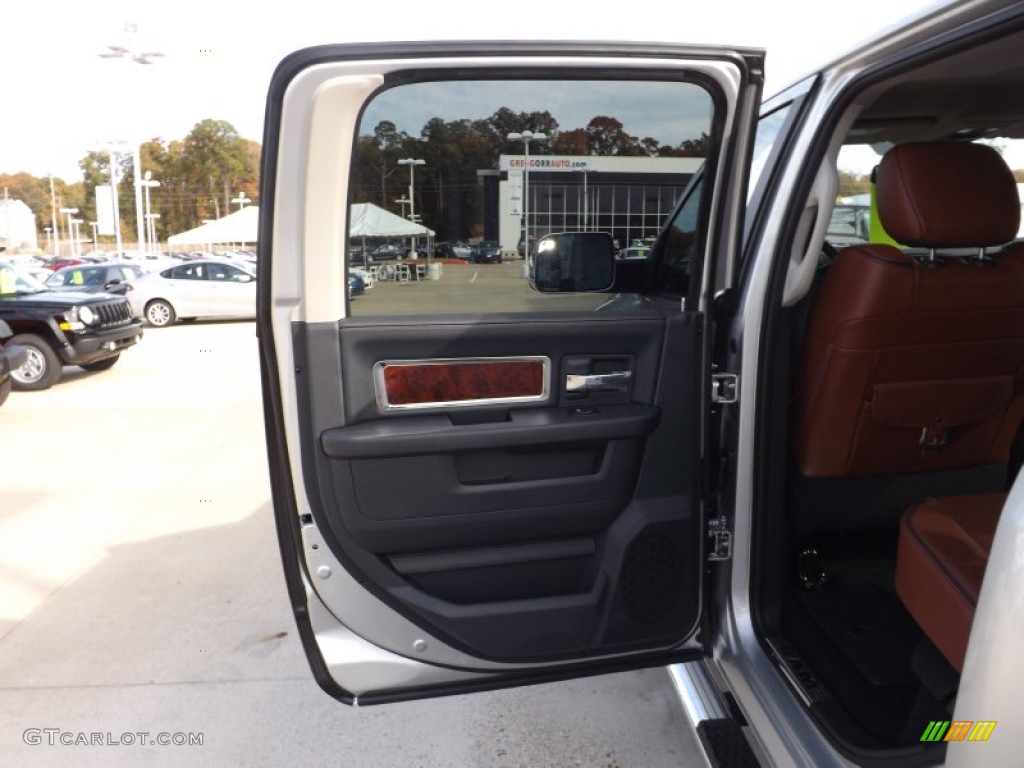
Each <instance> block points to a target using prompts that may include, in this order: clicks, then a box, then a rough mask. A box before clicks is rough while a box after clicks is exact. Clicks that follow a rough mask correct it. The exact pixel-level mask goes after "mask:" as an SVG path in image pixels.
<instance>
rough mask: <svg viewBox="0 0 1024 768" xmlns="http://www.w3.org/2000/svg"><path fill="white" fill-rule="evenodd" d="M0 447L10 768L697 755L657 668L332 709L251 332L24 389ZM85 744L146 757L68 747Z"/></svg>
mask: <svg viewBox="0 0 1024 768" xmlns="http://www.w3.org/2000/svg"><path fill="white" fill-rule="evenodd" d="M0 445H2V446H3V452H2V456H3V462H2V466H0V696H2V701H3V704H2V705H0V765H3V766H8V765H10V766H14V765H16V766H49V765H54V766H68V765H75V766H93V765H95V766H121V765H140V764H142V765H171V766H177V765H188V766H207V765H209V766H228V765H230V766H250V765H251V766H262V765H266V766H278V765H312V764H329V765H338V766H374V768H387V767H388V766H395V767H396V768H399V767H401V768H409V767H411V766H531V767H532V766H598V767H600V768H612V767H619V766H621V767H625V766H642V767H643V768H656V767H657V766H690V765H696V764H698V763H699V762H700V757H699V752H698V751H697V748H696V745H695V743H694V741H693V737H692V735H691V733H690V731H689V729H688V727H687V726H686V724H685V719H684V718H683V715H682V713H681V711H680V709H679V705H678V703H677V702H676V701H675V698H674V694H673V692H672V690H671V687H670V684H669V682H668V678H667V675H666V674H665V673H664V671H663V670H647V671H643V672H636V673H626V674H619V675H611V676H607V677H601V678H591V679H586V680H582V681H576V682H568V683H558V684H553V685H544V686H535V687H531V688H521V689H516V690H511V691H502V692H495V693H487V694H475V695H472V696H464V697H450V698H446V699H435V700H431V701H426V702H417V703H409V704H397V705H389V706H385V707H371V708H364V709H351V708H348V707H345V706H343V705H340V704H338V703H336V702H334V701H333V700H332V699H330V698H328V697H327V696H326V695H325V694H323V693H322V692H321V691H320V690H319V688H317V686H316V685H315V684H314V683H313V680H312V677H311V675H310V673H309V670H308V667H307V665H306V661H305V658H304V656H303V654H302V650H301V647H300V645H299V642H298V638H297V637H296V633H295V628H294V623H293V621H292V616H291V614H290V611H289V609H288V606H287V602H286V599H285V589H284V583H283V579H282V576H281V570H280V562H279V558H278V553H277V544H276V541H275V538H274V531H273V524H272V518H271V512H270V504H269V498H270V493H269V488H268V483H267V473H266V457H265V453H264V447H263V428H262V411H261V405H260V393H259V372H258V365H257V360H256V339H255V327H254V325H253V324H252V323H251V322H249V323H202V324H196V325H189V326H175V327H172V328H166V329H160V330H154V329H150V330H147V332H146V337H145V339H144V340H143V342H142V344H141V345H139V346H138V347H137V348H135V349H132V350H129V351H128V352H127V353H125V355H124V356H123V358H122V360H121V361H120V362H119V363H118V364H117V365H116V366H115V367H114V368H113V369H111V370H110V371H106V372H100V373H91V374H90V373H85V372H84V371H81V370H80V369H78V368H67V369H65V372H64V377H63V378H62V380H61V382H60V383H58V384H57V385H56V386H55V387H53V388H52V389H51V390H49V391H47V392H41V393H17V392H16V393H14V394H13V395H12V396H11V398H10V400H8V402H7V404H6V405H4V406H3V408H0ZM27 729H40V732H39V735H38V740H39V741H41V742H42V743H41V744H26V743H25V732H26V730H27ZM41 729H56V730H53V731H50V732H45V731H42V730H41ZM139 732H145V733H147V736H145V737H139V736H134V737H132V736H129V737H127V738H126V737H124V736H123V734H138V733H139ZM33 733H34V732H30V733H29V736H28V738H29V740H32V735H33ZM50 733H53V734H54V735H53V737H52V738H53V739H54V741H55V743H54V744H53V745H50V744H49V743H48V741H49V739H50V738H51V736H50ZM94 733H96V734H100V737H99V738H100V739H102V740H103V741H105V742H111V741H119V742H125V741H128V740H129V739H130V740H133V741H135V742H139V741H140V740H141V741H142V742H144V743H142V744H139V743H134V744H131V745H128V744H124V743H122V744H116V745H115V744H109V743H106V744H94V745H81V744H79V745H74V744H72V745H63V744H61V743H60V740H61V738H62V736H61V734H68V735H64V736H63V739H64V740H66V741H75V740H77V739H80V738H84V739H85V740H86V741H88V740H89V739H90V738H91V734H94ZM160 733H167V734H172V735H173V734H179V733H185V734H188V733H201V734H202V740H203V743H202V745H201V746H198V745H173V744H171V745H153V744H149V743H148V742H149V741H154V740H156V738H157V735H158V734H160ZM79 734H84V737H80V736H79ZM108 734H109V735H108Z"/></svg>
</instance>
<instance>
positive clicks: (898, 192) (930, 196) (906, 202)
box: [875, 141, 1020, 248]
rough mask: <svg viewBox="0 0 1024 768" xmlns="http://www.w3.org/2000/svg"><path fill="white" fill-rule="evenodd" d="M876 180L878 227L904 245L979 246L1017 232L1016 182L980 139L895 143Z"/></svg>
mask: <svg viewBox="0 0 1024 768" xmlns="http://www.w3.org/2000/svg"><path fill="white" fill-rule="evenodd" d="M875 183H876V185H877V187H876V191H877V198H878V215H879V218H880V219H881V222H882V226H884V227H885V230H886V232H888V233H889V234H890V235H891V236H892V237H893V238H894V239H895V240H896V241H897V242H900V243H902V244H904V245H909V246H917V247H925V248H969V247H979V248H980V247H989V246H994V245H1002V244H1003V243H1007V242H1009V241H1010V240H1013V239H1014V238H1015V237H1016V236H1017V229H1018V227H1019V226H1020V198H1019V197H1018V195H1017V184H1016V181H1015V180H1014V178H1013V174H1012V173H1011V172H1010V169H1009V168H1008V167H1007V165H1006V163H1005V162H1004V161H1003V158H1002V157H1000V155H999V153H998V152H996V151H995V150H994V149H992V147H988V146H985V145H984V144H970V143H968V142H957V141H936V142H921V143H912V144H900V145H898V146H895V147H893V148H892V149H891V150H889V152H887V153H886V155H885V157H883V158H882V162H881V163H880V164H879V166H878V172H877V175H876V181H875Z"/></svg>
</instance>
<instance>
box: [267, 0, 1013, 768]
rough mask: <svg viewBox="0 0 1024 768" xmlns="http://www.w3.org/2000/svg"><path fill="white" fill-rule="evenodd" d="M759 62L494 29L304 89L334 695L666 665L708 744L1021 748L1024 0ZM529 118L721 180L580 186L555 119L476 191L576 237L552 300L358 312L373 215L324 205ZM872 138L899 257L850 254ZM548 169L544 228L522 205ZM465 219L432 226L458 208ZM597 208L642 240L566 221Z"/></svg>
mask: <svg viewBox="0 0 1024 768" xmlns="http://www.w3.org/2000/svg"><path fill="white" fill-rule="evenodd" d="M481 52H486V55H482V53H481ZM764 65H765V61H764V55H763V53H762V52H761V51H757V50H750V49H737V48H721V49H715V48H711V47H707V46H700V47H693V48H690V47H686V46H676V45H669V44H643V43H624V42H620V43H615V42H605V43H600V44H593V45H588V44H560V43H555V42H535V43H511V42H510V43H499V42H493V41H492V42H487V43H479V42H478V43H465V42H447V43H445V44H444V45H438V44H436V43H406V44H380V45H373V44H367V45H346V46H338V47H335V48H317V49H315V50H310V51H305V52H299V53H296V54H294V55H293V56H291V57H289V58H288V59H287V60H286V61H285V62H284V63H283V64H282V65H281V67H280V68H279V69H278V70H277V72H276V74H275V76H274V80H273V82H272V83H271V87H270V93H269V97H268V98H269V103H270V104H271V105H272V106H273V108H272V109H269V110H268V115H269V116H270V117H269V122H268V124H267V126H266V137H267V140H266V143H265V144H264V152H265V153H266V154H265V158H266V160H265V163H264V167H263V173H262V175H261V190H260V199H261V201H262V202H263V203H264V205H265V206H266V210H272V211H273V212H274V215H273V222H272V225H271V222H270V220H269V218H268V219H267V220H266V221H264V222H263V224H264V225H266V226H265V230H264V231H261V233H260V247H261V249H262V250H261V254H260V255H261V269H262V270H263V272H262V274H261V280H263V281H265V285H264V288H265V291H264V292H263V293H261V306H260V314H259V319H258V335H259V340H260V354H261V360H262V366H261V370H262V371H263V374H264V392H265V406H264V410H265V419H266V424H267V435H268V456H269V462H268V467H269V472H270V475H271V478H272V483H271V486H272V488H273V497H274V498H273V501H274V510H275V515H276V518H277V523H278V532H279V536H280V540H281V553H282V558H283V561H284V565H285V574H286V578H287V587H288V591H289V598H290V600H291V603H292V606H293V609H294V613H295V617H296V622H297V624H298V627H299V631H300V634H301V635H302V639H303V646H304V648H305V650H306V653H307V656H308V658H309V662H310V666H311V669H312V671H313V674H314V676H315V678H316V680H317V682H318V683H319V685H320V686H321V687H322V688H323V689H324V690H325V691H326V692H327V693H329V694H330V695H332V696H334V697H335V698H337V699H339V700H341V701H343V702H346V703H349V704H359V705H360V706H364V705H369V704H383V703H387V702H393V701H400V700H409V699H417V698H423V697H430V696H436V695H443V694H453V693H464V692H472V691H480V690H488V689H494V688H503V687H508V686H514V685H527V684H531V683H538V682H544V681H555V680H560V679H565V678H570V677H578V676H585V675H594V674H603V673H606V672H613V671H617V670H625V669H633V668H637V667H642V666H666V667H668V669H669V674H671V676H672V680H673V681H674V682H675V685H676V689H677V691H678V693H679V700H680V703H681V705H682V709H683V711H684V712H685V713H686V715H687V716H688V718H689V720H690V722H691V723H692V725H693V727H694V728H695V729H696V731H697V733H698V734H699V736H700V741H701V744H702V746H703V748H704V749H705V751H706V752H707V753H708V759H709V761H710V762H711V764H716V765H755V764H758V763H760V764H765V765H778V766H795V765H799V766H817V767H820V766H846V765H850V764H866V765H872V766H897V765H930V764H937V763H941V762H943V761H945V762H946V763H947V764H950V765H961V766H973V765H978V766H996V765H999V766H1010V765H1020V764H1021V762H1022V757H1021V756H1022V755H1024V706H1021V704H1020V693H1019V691H1020V687H1021V685H1022V683H1024V661H1022V655H1021V653H1020V643H1021V638H1022V637H1024V599H1022V597H1024V536H1022V533H1021V532H1022V531H1024V483H1022V482H1020V481H1019V479H1018V480H1017V482H1016V485H1014V480H1015V479H1017V472H1018V470H1019V468H1020V465H1021V459H1022V453H1024V450H1022V447H1024V433H1022V430H1021V421H1022V415H1024V386H1022V383H1021V382H1022V371H1024V245H1022V244H1021V243H1018V242H1017V241H1016V240H1015V238H1016V234H1017V231H1018V224H1019V220H1020V206H1019V200H1018V198H1017V191H1016V185H1015V181H1014V176H1013V173H1012V172H1011V169H1010V168H1009V167H1008V166H1007V162H1006V161H1005V160H1004V159H1003V158H1004V157H1005V158H1008V159H1011V160H1012V158H1014V157H1020V156H1021V155H1020V154H1019V148H1020V144H1021V141H1022V140H1024V98H1022V95H1024V4H1021V3H1019V2H963V3H953V4H950V5H948V6H944V7H941V8H936V9H932V10H929V11H927V12H925V13H923V14H922V15H921V16H919V17H917V18H916V19H914V20H912V21H911V22H909V23H908V24H907V25H906V26H904V27H902V28H899V29H895V30H892V31H889V32H887V33H886V34H885V35H884V36H882V37H880V38H879V39H877V40H872V41H870V42H869V43H868V44H866V45H865V46H864V47H863V48H861V49H859V50H857V51H854V52H852V53H851V54H849V55H847V56H844V57H843V58H840V59H838V60H837V61H835V62H832V63H828V64H826V65H824V66H823V67H822V68H821V69H820V70H819V71H817V72H813V73H811V74H809V75H808V76H807V77H806V78H805V79H803V80H801V81H799V82H797V83H794V84H793V85H792V86H791V87H789V88H787V89H786V90H785V91H783V92H781V93H780V94H778V95H776V96H774V97H772V98H771V99H769V100H767V101H764V102H763V103H762V99H761V84H762V78H763V76H764ZM511 103H515V105H516V109H517V110H522V112H521V114H522V115H530V114H533V115H541V114H544V115H548V116H550V117H551V118H553V120H554V121H556V122H555V123H554V124H555V125H556V126H557V127H558V130H559V131H565V132H571V131H576V130H578V129H582V127H583V126H586V125H587V123H588V121H589V120H590V119H592V118H593V116H594V115H603V116H605V117H606V118H614V119H615V120H617V121H618V122H619V123H620V124H621V125H622V126H623V128H622V131H619V132H618V133H617V134H616V142H617V143H616V144H615V145H614V146H624V145H630V146H632V144H630V142H632V141H633V140H634V139H635V140H637V141H639V140H640V138H639V137H642V140H643V141H644V142H645V143H646V144H647V145H650V146H653V145H654V144H657V145H658V146H661V147H664V146H666V145H669V146H672V147H675V146H679V145H680V144H681V143H685V144H686V146H691V147H693V146H698V147H700V148H701V149H700V151H701V152H702V154H703V155H704V158H703V161H704V162H703V166H702V167H701V168H699V169H697V168H696V167H695V166H694V170H693V172H692V173H690V172H684V171H683V170H679V169H680V168H683V167H684V166H683V165H682V164H679V165H677V166H675V170H673V169H670V168H669V165H668V164H667V163H666V164H664V165H659V164H658V163H649V162H648V161H650V160H652V159H656V158H644V163H645V164H647V165H649V166H657V168H659V169H661V170H659V171H657V173H656V174H652V176H651V180H650V181H645V180H644V178H643V176H642V172H641V171H640V170H638V169H640V167H641V164H640V163H637V165H636V166H635V169H637V170H631V171H630V175H629V178H628V179H622V180H621V181H622V182H623V183H618V184H617V183H615V179H609V177H607V176H606V177H604V178H598V176H599V174H593V173H592V174H589V178H588V175H587V174H586V173H585V172H579V171H577V170H576V169H586V168H587V167H590V165H591V164H593V163H595V162H596V161H595V159H594V157H593V156H590V155H581V156H579V157H575V156H572V157H564V156H557V155H552V156H545V157H540V156H529V155H528V152H527V149H528V146H529V140H530V139H531V138H535V137H536V133H539V132H550V131H552V130H553V129H552V128H551V127H550V125H536V124H530V123H528V122H526V121H525V118H524V119H523V121H522V122H521V123H519V124H511V125H509V126H508V129H509V130H510V131H511V132H510V133H509V134H508V139H509V145H508V146H502V147H500V148H498V149H496V150H495V154H493V155H487V156H484V155H482V154H481V155H480V156H475V157H476V159H475V160H474V163H475V165H466V166H465V168H464V169H463V168H461V167H460V166H458V164H457V163H455V162H454V161H452V162H451V163H450V164H446V165H445V173H446V174H450V175H449V176H446V180H445V183H446V187H447V186H449V185H450V186H451V187H452V188H455V189H459V190H464V191H465V194H467V195H470V197H467V198H464V200H465V201H467V202H464V203H462V205H463V208H461V209H459V210H458V211H457V213H459V214H460V215H461V216H463V217H465V219H466V221H465V224H466V226H467V227H468V228H470V229H473V228H476V229H480V230H481V231H482V229H483V228H484V226H485V225H487V226H494V227H498V228H499V229H500V228H501V227H505V229H506V230H507V231H501V232H500V233H499V234H500V236H501V239H502V240H503V241H508V239H510V238H514V237H515V234H514V231H515V229H516V228H518V229H520V230H522V229H523V228H526V229H528V230H529V229H530V228H531V226H532V228H534V229H536V230H538V231H548V232H561V233H564V234H557V235H549V236H547V237H545V238H544V248H543V249H538V251H539V252H538V253H536V254H534V259H535V260H536V270H535V271H534V273H533V274H532V275H531V278H530V283H531V284H532V286H533V287H534V288H536V289H537V290H535V291H531V290H530V289H529V288H527V287H526V286H524V285H523V282H522V281H516V280H514V279H512V276H511V275H505V274H496V273H491V272H490V271H488V272H487V274H486V275H484V274H480V275H476V274H474V275H465V276H461V275H460V276H455V277H453V278H452V279H450V280H447V281H441V282H440V283H436V284H424V285H420V286H413V285H410V286H405V287H403V289H404V288H407V290H403V292H402V293H401V294H400V296H401V301H400V302H398V301H396V302H392V303H390V304H387V305H383V304H382V305H380V308H376V307H360V310H363V309H365V310H366V311H365V312H364V311H360V313H359V316H358V317H351V316H350V315H349V307H348V305H347V302H346V300H345V292H344V291H343V290H342V288H341V287H342V286H343V285H344V279H343V276H344V274H345V271H344V270H345V265H344V259H339V258H338V254H343V253H344V252H345V243H346V239H347V238H346V235H347V234H348V233H347V227H348V224H347V222H346V220H345V218H344V217H345V210H344V208H343V207H342V206H336V208H337V213H336V217H340V221H339V220H338V219H337V218H325V217H323V216H321V215H319V212H320V211H321V210H322V201H324V200H342V201H343V200H346V199H351V196H352V194H353V192H352V191H351V190H350V189H348V188H347V186H346V185H347V184H348V180H349V179H350V178H353V176H354V174H353V173H352V172H351V169H350V167H349V166H350V163H351V164H355V163H357V162H359V161H361V160H363V158H361V157H360V156H359V155H358V151H357V152H355V153H353V151H352V147H353V146H356V145H358V144H359V141H358V140H359V138H360V137H362V136H366V135H372V133H373V128H374V124H375V122H374V121H380V120H392V121H393V122H396V123H401V121H402V120H406V119H407V115H408V114H409V113H410V112H411V111H412V106H414V105H415V106H418V105H421V104H431V105H432V109H433V112H431V113H430V114H431V118H432V119H434V120H436V121H438V124H444V125H460V126H466V130H467V131H471V130H473V128H472V125H473V121H474V120H476V119H477V118H478V117H479V116H480V115H491V114H495V113H496V112H497V111H498V110H499V109H501V108H502V107H503V106H505V105H506V104H511ZM371 116H372V119H370V117H371ZM626 118H628V120H627V119H626ZM425 119H426V118H425ZM360 120H363V121H369V122H368V124H363V123H361V122H360ZM415 127H416V126H411V128H410V129H411V130H412V129H415ZM527 131H529V132H530V133H529V134H527V133H526V132H527ZM579 135H582V133H581V134H579ZM459 136H460V139H459V140H460V141H461V142H463V144H465V143H466V142H468V141H469V139H467V138H466V137H465V136H464V135H463V134H462V133H460V134H459ZM286 137H287V138H286ZM302 137H307V138H305V139H303V138H302ZM317 137H328V138H326V139H324V140H319V139H318V138H317ZM470 138H473V137H472V136H470ZM520 140H523V144H522V145H521V146H519V145H517V144H515V142H518V141H520ZM480 143H481V144H484V143H485V142H484V141H483V140H482V139H481V142H480ZM499 143H501V142H499ZM992 143H995V144H996V146H997V147H998V150H997V149H994V148H993V147H992V146H990V145H991V144H992ZM459 146H462V145H459ZM593 146H594V145H593V144H591V148H593ZM609 146H612V144H611V143H609ZM614 146H613V147H612V149H611V150H609V152H610V153H611V154H615V152H616V150H615V149H614ZM458 148H459V147H453V148H452V149H451V150H450V151H446V149H445V147H444V146H440V147H438V148H436V151H434V154H432V155H431V157H447V158H454V157H456V156H459V157H461V156H462V155H461V154H460V153H459V152H458V151H457V150H458ZM517 150H518V151H517ZM498 152H500V153H501V155H500V156H499V155H498V154H497V153H498ZM652 154H653V152H652ZM527 156H529V160H528V161H527V159H526V158H527ZM851 157H860V158H861V163H862V165H861V167H860V170H859V173H861V174H862V175H863V176H864V178H865V179H866V178H868V177H870V176H871V170H872V167H873V166H874V165H877V166H878V170H877V173H876V174H874V178H875V182H874V183H873V184H871V190H872V191H871V195H872V197H873V207H872V215H871V217H870V221H869V222H868V227H869V232H868V236H869V242H866V243H854V244H852V245H850V246H848V247H843V248H836V247H834V246H833V245H832V244H831V243H829V242H828V239H827V232H828V229H829V225H830V222H831V219H832V211H833V207H834V206H835V204H836V200H837V198H838V197H839V196H840V195H841V194H849V191H847V190H841V188H840V173H839V171H840V170H846V163H847V162H853V161H852V160H848V158H851ZM631 159H632V158H631ZM428 162H429V161H428ZM499 163H500V164H501V165H499ZM524 166H528V167H529V171H530V173H529V180H528V189H529V199H530V205H529V208H528V210H527V211H525V212H524V214H523V216H520V214H519V213H518V212H517V213H515V214H514V215H506V211H510V210H513V209H512V208H509V207H508V206H506V207H505V208H502V206H501V205H499V204H498V203H499V202H502V201H504V202H508V201H510V200H517V199H518V198H519V197H521V194H522V190H523V189H524V188H526V186H527V180H526V179H525V178H519V177H518V175H517V174H513V173H512V171H515V170H517V169H520V168H523V167H524ZM310 168H315V169H318V172H317V173H316V174H311V173H310V172H309V169H310ZM545 168H548V169H550V172H545V171H544V169H545ZM324 169H328V170H324ZM428 170H429V165H428ZM505 170H508V171H509V172H508V174H507V177H508V178H507V179H506V178H503V177H502V176H503V174H504V171H505ZM457 173H462V176H457V175H456V174H457ZM478 173H479V175H484V174H487V175H488V176H489V178H490V179H491V180H492V181H493V183H491V184H488V185H481V184H479V183H478V182H477V175H478ZM608 173H609V175H611V173H612V170H609V172H608ZM672 173H676V174H678V175H677V176H672ZM520 175H525V174H520ZM601 175H603V174H601ZM684 176H685V178H684ZM627 181H628V183H626V182H627ZM503 185H505V186H503ZM655 192H657V194H655ZM489 194H493V195H494V197H493V198H488V197H486V196H487V195H489ZM473 195H477V196H478V197H473ZM502 195H504V196H503V197H502ZM460 199H462V198H460ZM658 199H669V200H677V201H678V205H677V207H676V208H675V210H674V211H673V212H672V213H671V214H670V215H669V216H668V217H667V219H666V220H665V221H664V230H663V232H662V234H661V235H660V237H659V238H658V239H657V242H656V244H655V245H654V246H653V247H652V248H651V251H650V254H649V256H648V258H647V259H645V260H635V261H634V260H623V261H615V260H614V257H613V255H612V246H611V242H612V237H621V236H622V232H628V231H636V230H637V229H638V228H639V227H641V226H643V225H644V224H645V222H646V218H645V217H646V216H648V215H649V213H648V212H647V211H648V210H649V209H647V208H645V205H648V204H649V203H648V202H646V201H654V200H658ZM586 201H590V202H589V204H590V205H591V206H592V207H590V208H589V209H586V208H584V206H583V203H584V202H586ZM650 204H651V205H653V203H650ZM432 205H435V202H434V201H433V200H430V199H425V200H424V201H423V202H422V204H421V205H420V206H418V208H417V213H418V214H419V215H420V216H422V220H423V223H424V225H425V226H428V227H435V226H437V222H438V221H446V220H449V219H451V218H452V209H451V206H452V205H453V203H452V202H451V201H450V200H447V199H446V201H445V206H446V208H445V209H444V210H441V209H440V208H437V207H431V206H432ZM602 206H603V207H602ZM523 207H524V208H526V206H523ZM485 211H494V212H495V213H494V218H493V220H490V221H485V218H486V214H485V213H484V212H485ZM498 211H501V214H500V216H499V214H498V213H497V212H498ZM585 211H586V213H587V215H586V216H583V213H584V212H585ZM875 211H877V214H878V215H877V217H876V216H875V213H874V212H875ZM524 216H525V217H528V218H527V220H526V221H523V218H524ZM446 217H447V218H446ZM534 217H536V218H534ZM585 220H589V221H594V220H599V221H602V222H604V221H607V222H608V224H607V227H606V226H605V224H604V223H602V224H601V225H600V228H601V229H608V231H607V232H595V231H593V227H591V228H590V231H586V232H573V231H572V230H571V229H570V228H569V226H568V225H569V224H571V223H573V222H578V221H585ZM620 222H621V223H620ZM879 227H881V228H882V229H879ZM581 228H582V227H581ZM617 229H618V230H621V231H617ZM883 230H884V231H883ZM608 292H611V293H613V294H616V295H617V300H613V301H606V294H607V293H608ZM374 311H377V312H378V313H379V314H378V315H377V316H367V313H369V312H374ZM1011 486H1012V487H1013V491H1012V492H1009V489H1010V488H1011ZM623 706H628V702H623Z"/></svg>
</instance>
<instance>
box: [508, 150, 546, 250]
mask: <svg viewBox="0 0 1024 768" xmlns="http://www.w3.org/2000/svg"><path fill="white" fill-rule="evenodd" d="M547 137H548V135H547V134H546V133H540V132H539V131H538V132H537V133H534V132H533V131H522V132H519V131H513V132H512V133H510V134H509V135H508V140H509V141H521V142H523V258H524V259H526V258H529V256H530V142H531V141H545V140H546V139H547Z"/></svg>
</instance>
